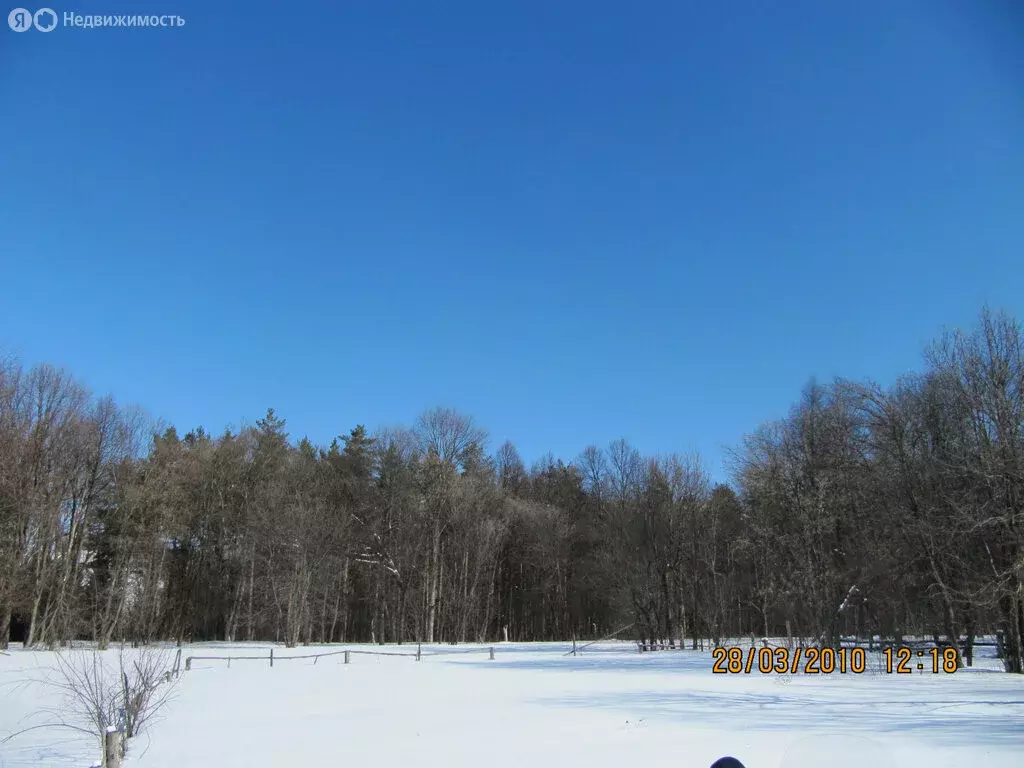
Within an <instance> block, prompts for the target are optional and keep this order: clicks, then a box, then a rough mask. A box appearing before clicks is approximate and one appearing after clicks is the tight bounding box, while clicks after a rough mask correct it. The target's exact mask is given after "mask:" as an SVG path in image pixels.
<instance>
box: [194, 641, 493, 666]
mask: <svg viewBox="0 0 1024 768" xmlns="http://www.w3.org/2000/svg"><path fill="white" fill-rule="evenodd" d="M484 652H487V654H488V657H489V658H490V660H491V661H493V660H494V647H493V646H491V647H489V648H469V649H464V650H458V651H427V652H426V653H424V652H423V646H422V644H418V645H417V646H416V651H415V652H412V651H408V652H405V651H368V650H363V649H352V648H345V649H341V650H337V651H325V652H324V653H303V654H299V655H296V656H275V655H274V649H273V648H271V649H270V653H269V654H268V655H267V656H189V657H188V658H186V659H185V671H186V672H188V671H190V670H191V669H192V662H193V661H226V662H227V664H228V667H230V666H231V662H232V661H267V662H269V663H270V666H274V662H275V661H278V662H280V661H292V660H295V659H313V664H314V666H315V665H316V663H317V662H318V661H319V660H320V659H323V658H327V657H328V656H341V655H344V656H345V663H346V664H348V663H350V662H351V657H352V656H401V657H405V658H412V659H416V661H420V660H421V659H422V658H423V657H424V656H451V655H455V654H463V653H484ZM178 653H179V656H180V653H181V652H180V651H179V652H178Z"/></svg>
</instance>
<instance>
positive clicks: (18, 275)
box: [0, 0, 1024, 478]
mask: <svg viewBox="0 0 1024 768" xmlns="http://www.w3.org/2000/svg"><path fill="white" fill-rule="evenodd" d="M211 5H212V4H210V3H199V2H184V1H183V0H161V2H149V1H148V0H144V1H143V0H139V1H138V2H130V3H129V2H96V3H88V4H87V3H84V2H83V3H81V4H80V5H78V6H76V7H55V10H56V11H57V12H58V15H63V12H64V11H73V12H76V13H80V14H87V13H96V14H123V13H157V14H171V13H173V14H179V15H181V16H183V17H184V18H185V19H186V24H185V26H184V27H182V28H180V29H116V28H114V29H99V30H96V29H93V30H84V29H66V28H58V29H57V30H55V31H54V32H52V33H49V34H43V33H39V32H36V31H30V32H27V33H24V34H16V33H14V32H11V31H10V30H8V29H7V28H6V27H4V28H0V115H2V119H0V143H2V146H3V147H4V152H3V154H2V159H0V347H2V348H3V349H5V350H6V351H7V352H9V353H10V352H14V353H16V354H17V355H19V356H20V357H21V358H22V360H23V361H24V362H26V363H35V362H39V361H47V362H52V363H55V364H58V365H62V366H66V367H67V368H69V369H70V370H71V371H73V372H74V373H75V374H76V375H78V376H80V377H81V378H82V379H83V380H84V381H85V382H86V383H87V384H88V385H89V386H91V387H92V388H93V389H94V390H96V391H97V392H101V393H105V392H109V393H113V394H114V395H115V396H116V397H117V398H118V399H119V400H120V401H122V402H135V403H140V404H142V405H144V406H146V408H147V409H148V410H149V411H150V412H151V413H152V414H153V415H155V416H159V417H162V418H164V419H166V420H168V421H171V422H173V423H175V424H177V425H178V426H179V428H183V429H187V428H190V427H192V426H195V425H198V424H202V425H204V426H205V427H207V429H210V430H212V431H215V432H217V431H220V430H221V429H222V428H223V427H224V426H226V425H229V424H232V425H237V424H239V423H240V422H242V421H243V420H249V421H251V420H254V419H256V418H257V417H259V416H261V415H262V413H263V412H264V411H265V409H266V408H267V407H268V406H272V407H274V408H275V409H276V410H277V411H278V413H279V414H280V415H282V416H283V417H285V418H286V419H287V420H288V424H289V428H290V431H291V433H292V434H293V436H295V437H298V436H300V435H302V434H308V435H309V436H310V437H311V438H312V439H313V440H314V441H317V442H321V443H326V442H328V441H329V440H330V439H331V437H332V436H334V435H336V434H339V433H342V432H347V431H348V430H349V429H350V428H351V427H352V426H354V425H355V424H357V423H365V424H366V425H367V426H369V427H371V428H373V427H377V426H382V425H391V424H399V423H409V422H411V421H412V420H413V419H414V418H415V416H416V415H417V414H418V413H419V412H420V411H422V410H423V409H424V408H426V407H429V406H432V405H438V404H443V405H450V406H454V407H456V408H458V409H460V410H462V411H464V412H466V413H469V414H471V415H473V416H474V417H475V418H476V419H477V420H478V421H479V422H480V424H481V425H482V426H484V427H486V428H487V429H488V430H489V431H490V433H491V435H492V443H493V446H492V447H495V446H496V445H497V444H499V443H500V442H501V441H502V440H504V439H505V438H509V439H512V440H513V441H514V442H515V443H516V444H517V445H518V447H519V448H520V450H521V452H522V454H523V456H524V458H525V459H526V460H527V461H528V462H529V461H531V460H533V459H536V458H538V457H540V456H541V455H542V454H544V453H545V452H547V451H552V452H553V453H554V454H556V455H558V456H561V457H564V458H566V459H570V458H573V457H574V456H575V455H576V454H577V453H578V452H579V451H580V450H581V449H582V448H584V447H585V446H586V445H588V444H591V443H595V444H599V445H605V444H607V443H608V442H609V441H611V440H613V439H615V438H618V437H626V438H627V439H629V440H630V441H631V442H632V443H633V444H634V445H636V446H637V447H638V448H639V449H640V450H642V451H643V452H645V453H659V452H668V451H673V450H678V451H689V450H698V451H700V452H701V453H702V454H703V456H704V457H705V459H706V461H707V463H708V465H709V468H710V469H711V470H712V472H713V474H714V475H715V476H716V477H717V478H721V477H724V474H723V471H722V469H721V466H720V464H721V458H722V455H723V448H724V447H726V446H730V445H736V444H737V443H738V442H739V440H740V439H741V438H742V436H743V434H745V433H746V432H749V431H750V430H752V429H753V428H754V427H756V426H757V425H758V424H759V423H761V422H763V421H765V420H769V419H772V418H777V417H779V416H782V415H784V414H785V412H786V411H787V410H788V408H789V407H790V406H791V404H792V403H793V402H794V401H795V400H796V398H797V397H798V395H799V392H800V389H801V387H802V386H803V385H804V384H805V383H806V382H807V381H808V379H809V378H810V377H811V376H817V377H818V378H820V379H825V380H827V379H829V378H831V377H833V376H849V377H856V378H872V379H875V380H879V381H891V380H892V379H893V378H894V377H895V376H897V375H899V374H900V373H902V372H904V371H907V370H909V369H913V368H916V367H918V366H919V365H920V353H921V350H922V347H923V345H924V344H925V343H926V342H928V341H929V340H930V339H931V338H933V337H935V336H936V335H937V334H938V333H939V332H940V331H941V330H942V328H943V326H958V325H969V324H971V323H972V322H973V320H974V318H975V317H976V315H977V313H978V311H979V310H980V308H981V306H982V304H983V303H986V302H987V303H989V304H990V305H991V306H993V307H994V308H1003V309H1006V310H1009V311H1010V312H1012V313H1014V314H1016V315H1017V316H1018V317H1022V318H1024V298H1022V296H1024V294H1022V291H1021V288H1022V285H1024V281H1022V278H1024V259H1022V258H1021V256H1022V254H1021V245H1022V242H1024V13H1022V12H1021V10H1019V5H1018V4H1017V3H1014V2H1012V0H978V2H972V3H958V2H952V0H950V1H948V2H942V1H941V0H940V1H938V2H936V1H935V0H931V1H927V0H903V1H902V2H898V3H894V2H881V1H880V0H869V1H868V2H858V3H822V2H820V1H819V0H813V1H812V0H791V1H790V2H786V3H763V2H740V1H739V0H734V1H732V2H726V3H690V2H664V3H652V2H646V3H645V2H636V3H628V4H626V3H620V4H611V3H605V2H594V1H593V0H590V1H589V2H576V1H575V0H573V1H572V2H569V1H564V2H557V3H550V2H546V3H542V2H535V1H533V0H524V1H523V2H517V3H503V4H498V3H481V2H478V1H477V2H436V3H423V2H418V1H416V2H413V1H412V0H407V1H406V2H388V1H387V0H382V1H381V2H372V3H371V2H358V3H356V2H307V3H303V4H301V5H299V6H295V5H286V4H283V3H278V4H273V3H267V2H255V3H247V4H245V9H244V11H232V10H230V8H229V7H228V4H223V6H224V7H218V8H211V7H210V6H211ZM285 8H287V9H288V10H282V9H285Z"/></svg>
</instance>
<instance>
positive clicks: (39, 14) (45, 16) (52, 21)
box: [32, 8, 57, 32]
mask: <svg viewBox="0 0 1024 768" xmlns="http://www.w3.org/2000/svg"><path fill="white" fill-rule="evenodd" d="M32 22H33V23H34V24H35V25H36V29H38V30H39V31H40V32H53V30H54V29H55V28H56V27H57V14H56V13H54V11H53V8H40V9H39V10H38V11H36V15H35V16H33V17H32Z"/></svg>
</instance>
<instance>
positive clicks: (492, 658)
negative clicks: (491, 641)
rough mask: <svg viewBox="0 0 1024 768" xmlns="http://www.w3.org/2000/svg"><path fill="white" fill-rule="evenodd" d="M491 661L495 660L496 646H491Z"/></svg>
mask: <svg viewBox="0 0 1024 768" xmlns="http://www.w3.org/2000/svg"><path fill="white" fill-rule="evenodd" d="M491 661H494V646H493V645H492V646H491Z"/></svg>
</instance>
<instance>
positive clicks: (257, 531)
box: [0, 311, 1024, 673]
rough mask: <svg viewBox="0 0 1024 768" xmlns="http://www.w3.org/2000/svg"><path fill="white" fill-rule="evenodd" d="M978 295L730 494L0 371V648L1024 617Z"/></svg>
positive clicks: (986, 327) (994, 372)
mask: <svg viewBox="0 0 1024 768" xmlns="http://www.w3.org/2000/svg"><path fill="white" fill-rule="evenodd" d="M1022 338H1024V337H1022V333H1021V327H1020V326H1019V324H1018V323H1017V322H1016V321H1015V320H1013V319H1012V318H1009V317H1007V316H1005V315H994V314H991V313H989V312H987V311H986V312H984V313H982V315H981V318H980V323H979V325H978V326H977V328H976V329H974V330H972V331H971V332H969V333H961V332H956V333H950V334H947V335H945V336H943V337H942V338H941V339H940V340H939V341H938V342H936V343H935V344H933V345H932V346H931V347H930V348H929V349H928V350H927V352H926V355H925V366H924V370H923V371H922V372H920V373H918V374H916V375H912V376H907V377H904V378H901V379H900V380H899V381H897V382H896V383H894V384H893V385H891V386H888V387H882V386H878V385H875V384H870V383H864V382H851V381H835V382H833V383H831V384H828V385H821V384H818V383H815V382H811V383H810V384H809V385H808V386H807V387H806V388H805V390H804V391H803V393H802V394H801V396H800V398H799V400H798V402H797V403H796V405H795V406H794V407H793V409H792V411H791V413H790V414H789V415H788V417H787V418H785V419H782V420H781V421H778V422H775V423H770V424H766V425H763V426H761V427H760V428H759V429H757V430H756V431H754V432H753V433H752V434H750V435H749V436H748V437H747V438H746V439H745V441H744V442H743V444H742V446H740V447H738V448H737V449H736V451H735V452H734V455H733V458H732V471H733V475H732V477H733V482H732V485H731V486H727V485H712V484H711V483H710V481H709V478H708V475H707V474H706V473H705V471H704V470H703V469H702V468H701V464H700V461H699V459H698V457H695V456H676V455H672V456H659V457H645V456H642V455H641V454H640V453H639V452H638V451H637V450H636V449H634V448H633V447H631V446H630V445H629V444H627V443H626V442H625V441H617V442H615V443H613V444H611V445H610V446H608V447H607V448H606V449H600V448H597V447H588V448H586V449H585V450H584V451H583V452H582V453H581V454H580V455H579V456H578V457H577V458H575V459H574V460H573V461H571V462H569V463H565V462H563V461H561V460H556V459H554V458H546V459H544V460H542V461H540V462H538V463H536V464H535V465H534V466H532V467H531V468H529V469H528V468H527V467H526V466H524V463H523V461H522V460H521V458H520V456H519V454H518V453H517V451H516V448H515V447H514V446H513V445H512V444H511V443H509V442H506V443H505V444H503V445H501V446H499V447H498V448H497V450H496V452H494V453H493V454H490V455H489V454H488V452H487V441H486V435H485V434H484V432H483V431H482V430H481V429H479V428H478V427H477V426H476V425H475V424H474V422H473V420H472V419H471V418H469V417H467V416H465V415H462V414H460V413H458V412H456V411H453V410H449V409H445V408H436V409H433V410H429V411H427V412H425V413H424V414H423V415H422V416H421V417H420V419H419V420H418V421H417V422H416V424H414V425H412V426H411V427H410V428H408V429H396V430H390V431H382V432H380V433H378V434H373V435H371V434H369V433H368V432H367V431H366V429H364V428H363V427H362V426H357V427H355V428H354V429H352V430H351V431H350V432H349V433H348V434H346V435H344V436H343V437H340V438H339V439H337V440H335V441H334V442H333V443H331V445H329V446H326V447H318V446H315V445H313V444H312V443H311V442H310V441H309V440H307V439H301V440H298V441H292V440H290V439H289V435H288V433H287V431H286V424H285V421H284V420H282V419H281V418H279V417H278V415H277V414H276V413H275V412H274V411H273V410H270V411H268V412H267V414H266V415H265V416H264V418H262V419H260V420H258V421H257V422H256V423H255V425H254V426H251V427H246V428H244V429H241V430H240V431H238V432H230V431H229V432H225V433H223V434H221V435H219V436H215V435H211V434H209V433H207V432H206V431H205V430H203V429H201V428H200V429H195V430H193V431H190V432H188V433H187V434H184V435H180V434H179V433H178V431H177V430H175V429H174V428H173V427H170V428H163V427H161V428H159V429H157V430H154V428H153V427H152V426H151V425H150V424H149V423H148V422H147V421H146V419H145V418H144V417H143V416H142V415H141V413H140V412H139V411H136V410H132V409H124V408H119V407H118V406H117V405H116V404H115V403H114V402H113V401H112V400H111V399H109V398H103V399H97V398H94V397H92V396H91V395H90V394H89V393H88V392H87V391H86V389H85V388H84V387H83V386H82V385H81V384H79V383H78V382H77V381H75V380H74V379H73V378H72V377H71V376H70V375H68V374H66V373H64V372H62V371H59V370H56V369H54V368H52V367H49V366H39V367H35V368H32V369H29V370H26V369H24V368H23V367H22V366H21V365H20V364H18V363H17V362H15V361H11V360H8V361H6V362H3V363H0V642H2V643H3V644H4V645H5V646H6V644H7V642H8V640H9V639H14V640H21V641H23V642H25V643H27V644H29V645H44V646H54V645H57V644H60V643H62V642H66V641H68V640H69V639H84V638H87V639H92V640H95V641H97V642H98V643H100V644H101V645H104V646H105V645H107V644H108V643H110V642H112V641H115V640H121V639H124V638H128V639H132V640H138V641H142V642H146V641H151V640H156V639H176V640H190V639H194V640H200V639H224V640H265V641H277V642H284V643H287V644H289V645H296V644H299V643H306V642H337V641H345V642H354V641H372V642H379V643H383V642H406V641H421V642H462V641H493V640H496V639H497V640H501V639H509V640H551V639H569V638H593V637H600V636H602V635H605V634H608V633H611V632H613V631H614V630H615V629H618V628H620V627H622V626H623V625H630V624H631V625H632V629H631V632H632V635H633V636H634V637H639V638H642V639H644V640H647V641H650V642H665V643H670V644H675V643H682V642H684V641H690V642H692V643H693V644H694V645H695V646H696V645H697V643H698V642H700V643H703V642H704V641H705V640H707V641H709V642H711V643H716V642H720V641H722V640H723V639H724V638H728V637H735V636H739V635H747V634H750V633H757V634H758V635H765V636H780V635H787V634H788V635H791V636H795V637H799V638H803V639H808V638H810V639H813V640H814V641H816V642H819V643H821V644H823V645H835V644H837V643H838V642H839V641H840V638H841V637H842V636H844V635H851V634H855V635H858V636H861V637H863V636H867V635H873V634H880V635H883V636H885V637H888V638H893V639H895V640H896V641H899V640H900V639H901V638H902V637H903V636H905V635H922V634H926V635H932V636H934V637H935V640H936V641H937V642H943V641H945V642H950V641H957V640H958V639H959V638H961V637H962V636H967V637H968V638H973V637H974V636H976V635H977V634H979V633H987V632H994V631H996V632H998V633H999V635H1000V638H1001V644H1002V648H1001V652H1002V655H1003V658H1004V663H1005V667H1006V669H1007V671H1011V672H1018V673H1019V672H1021V671H1022V667H1021V659H1022V655H1024V654H1022V635H1024V606H1022V601H1024V547H1022V544H1024V541H1022V536H1024V509H1022V506H1024V358H1022Z"/></svg>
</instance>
